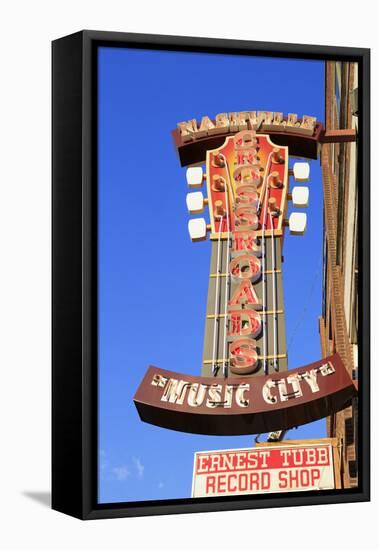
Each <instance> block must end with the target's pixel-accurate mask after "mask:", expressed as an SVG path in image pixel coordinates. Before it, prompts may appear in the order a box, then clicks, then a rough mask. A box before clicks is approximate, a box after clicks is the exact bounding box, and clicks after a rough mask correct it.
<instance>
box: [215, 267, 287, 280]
mask: <svg viewBox="0 0 379 550" xmlns="http://www.w3.org/2000/svg"><path fill="white" fill-rule="evenodd" d="M281 272H282V270H281V269H266V271H265V274H266V275H272V274H273V273H281ZM227 275H230V273H210V274H209V277H211V278H215V277H217V276H219V277H226V276H227Z"/></svg>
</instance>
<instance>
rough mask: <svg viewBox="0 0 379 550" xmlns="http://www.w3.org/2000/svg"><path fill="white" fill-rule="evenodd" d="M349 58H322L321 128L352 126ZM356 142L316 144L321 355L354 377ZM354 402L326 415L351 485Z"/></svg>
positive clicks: (353, 74) (345, 483) (353, 73)
mask: <svg viewBox="0 0 379 550" xmlns="http://www.w3.org/2000/svg"><path fill="white" fill-rule="evenodd" d="M357 80H358V75H357V67H356V64H355V63H348V62H344V63H342V62H327V63H326V73H325V81H326V82H325V83H326V97H325V126H326V130H327V131H328V130H332V129H346V128H354V129H356V130H358V116H357V111H356V94H357ZM356 157H357V154H356V143H355V142H350V143H325V144H323V145H322V146H321V153H320V158H321V166H322V174H323V186H324V274H323V312H322V317H320V323H319V328H320V340H321V349H322V354H323V356H327V355H330V354H332V353H334V352H336V351H337V352H338V353H339V354H340V355H341V358H342V360H343V361H344V364H345V366H346V368H347V370H348V371H349V373H350V375H351V376H352V378H354V379H357V375H358V373H357V366H358V365H357V361H358V349H357V307H358V304H357V278H358V265H357V240H358V234H357V185H358V182H357V173H356V160H357V159H356ZM357 413H358V410H357V402H356V400H353V402H352V403H351V405H350V406H348V407H347V408H346V409H344V410H342V411H340V412H339V413H337V414H334V415H332V416H331V417H329V418H328V419H327V431H328V436H329V437H335V438H337V440H338V447H339V450H340V458H341V462H340V463H341V471H340V475H341V485H342V487H344V488H350V487H355V486H356V485H357V483H358V479H357V456H358V453H357V443H358V434H357V421H356V418H357Z"/></svg>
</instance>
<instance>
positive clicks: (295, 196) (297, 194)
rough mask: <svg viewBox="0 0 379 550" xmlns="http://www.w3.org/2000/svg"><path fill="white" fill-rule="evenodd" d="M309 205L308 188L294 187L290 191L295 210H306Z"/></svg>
mask: <svg viewBox="0 0 379 550" xmlns="http://www.w3.org/2000/svg"><path fill="white" fill-rule="evenodd" d="M308 203H309V189H308V187H294V188H293V189H292V204H293V206H294V207H295V208H306V207H307V206H308Z"/></svg>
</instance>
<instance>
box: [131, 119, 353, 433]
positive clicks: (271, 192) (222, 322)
mask: <svg viewBox="0 0 379 550" xmlns="http://www.w3.org/2000/svg"><path fill="white" fill-rule="evenodd" d="M232 115H233V116H227V115H223V116H221V115H217V117H216V119H215V120H214V121H212V120H210V119H209V118H208V117H203V120H202V122H201V123H200V125H197V124H196V121H189V122H182V123H179V124H178V129H177V130H176V131H174V140H175V143H176V145H177V148H178V152H179V156H180V158H181V159H182V163H183V158H189V157H191V155H195V157H194V158H190V159H189V162H188V164H189V165H190V166H189V168H188V169H187V184H188V186H189V188H190V192H189V193H188V195H187V208H188V211H189V213H190V214H192V215H195V216H196V217H194V218H192V219H190V220H189V224H188V229H189V234H190V238H191V239H192V241H193V242H198V241H204V240H206V239H207V238H209V241H210V256H211V259H210V272H209V283H208V300H207V304H206V323H205V335H204V348H203V359H202V370H201V376H199V377H194V376H189V375H186V374H179V373H175V372H171V371H170V370H163V369H161V368H158V367H155V366H152V367H150V368H149V370H148V371H147V373H146V375H145V377H144V379H143V381H142V383H141V385H140V387H139V388H138V390H137V393H136V395H135V396H134V402H135V404H136V407H137V409H138V412H139V415H140V417H141V419H142V420H144V421H146V422H149V423H151V424H155V425H158V426H162V427H166V428H171V429H175V430H180V431H185V432H191V433H200V434H212V435H242V434H254V433H259V432H268V431H274V430H283V429H289V428H291V427H293V426H295V425H296V426H297V425H300V424H303V423H307V422H310V421H312V420H317V419H319V418H322V417H324V416H327V415H329V414H331V412H335V411H338V410H340V409H341V408H342V407H344V406H345V404H346V403H347V401H348V400H349V399H350V398H351V397H352V395H353V394H354V392H355V387H354V385H353V383H352V380H351V378H350V376H349V374H348V373H347V371H346V369H345V367H344V365H343V363H342V361H341V359H340V357H339V355H338V354H335V355H333V356H331V357H328V358H326V359H323V360H322V361H316V362H315V363H312V364H311V365H308V366H306V367H301V368H300V369H295V370H293V369H291V370H290V371H288V372H287V369H288V364H287V346H286V333H285V330H286V329H285V309H284V299H283V283H282V247H283V241H284V237H285V232H286V229H287V228H288V230H289V233H290V234H291V235H294V236H301V235H304V234H305V231H306V222H307V218H306V214H305V213H304V212H302V211H296V212H293V213H292V214H291V216H290V217H289V218H288V219H287V205H288V201H289V200H291V201H292V204H293V206H294V207H295V208H298V209H305V208H306V207H307V205H308V200H309V190H308V187H306V186H305V185H304V183H305V182H307V181H308V179H309V165H308V164H307V163H304V162H295V163H294V165H293V168H292V169H291V170H290V169H289V155H290V153H291V151H294V150H296V151H299V150H302V151H303V156H307V155H306V154H304V151H307V150H308V149H309V143H311V142H312V140H314V139H315V135H317V132H319V130H320V129H319V126H318V125H317V123H316V120H315V119H314V118H313V117H308V116H305V117H303V118H302V119H301V121H298V120H297V116H296V115H289V116H288V117H287V120H286V121H285V120H284V119H283V117H281V116H279V115H280V113H263V115H262V114H260V115H259V116H257V115H256V114H255V118H254V117H253V116H247V115H248V114H247V113H233V114H232ZM234 115H238V116H234ZM220 134H223V135H222V136H220ZM224 134H225V135H224ZM215 138H216V141H215ZM274 139H276V141H277V143H275V142H274V141H273V140H274ZM287 142H288V144H286V143H287ZM215 144H216V145H217V146H216V147H214V145H215ZM210 145H211V146H210ZM189 147H192V149H190V150H191V151H192V153H191V154H190V155H188V153H186V154H184V153H183V152H182V149H183V148H187V150H188V148H189ZM307 148H308V149H307ZM309 156H310V157H312V154H309ZM199 159H201V160H199ZM194 164H195V165H194ZM201 164H202V165H205V173H204V171H203V166H201ZM291 177H293V178H294V180H295V181H296V185H295V187H293V188H292V190H290V189H289V181H290V178H291ZM201 188H206V196H204V194H203V190H200V189H201ZM206 209H208V213H209V220H208V221H207V220H206V219H205V218H204V217H198V216H199V215H202V214H203V213H204V212H205V210H206ZM178 360H179V358H178Z"/></svg>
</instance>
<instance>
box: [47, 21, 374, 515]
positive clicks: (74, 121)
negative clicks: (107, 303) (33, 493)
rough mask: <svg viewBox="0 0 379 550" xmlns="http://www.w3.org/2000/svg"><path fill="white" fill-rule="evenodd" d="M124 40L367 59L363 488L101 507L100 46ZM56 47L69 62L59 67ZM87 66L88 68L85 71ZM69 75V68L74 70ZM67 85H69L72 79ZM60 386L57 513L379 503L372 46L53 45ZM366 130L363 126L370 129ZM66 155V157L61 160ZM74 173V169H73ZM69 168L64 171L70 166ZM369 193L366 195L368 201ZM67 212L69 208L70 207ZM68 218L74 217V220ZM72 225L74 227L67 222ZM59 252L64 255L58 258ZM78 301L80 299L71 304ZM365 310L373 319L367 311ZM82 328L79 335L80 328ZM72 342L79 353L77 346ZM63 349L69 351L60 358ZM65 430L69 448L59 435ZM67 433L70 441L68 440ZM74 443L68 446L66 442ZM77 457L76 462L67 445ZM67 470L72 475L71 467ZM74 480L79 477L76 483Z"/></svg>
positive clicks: (203, 41) (362, 158) (98, 41)
mask: <svg viewBox="0 0 379 550" xmlns="http://www.w3.org/2000/svg"><path fill="white" fill-rule="evenodd" d="M68 43H70V44H71V47H72V44H75V48H74V49H75V55H77V56H79V59H78V70H77V71H76V72H75V74H73V73H72V71H71V65H70V63H71V59H70V56H67V55H66V57H65V55H64V51H65V50H66V49H67V47H68ZM105 44H108V45H110V46H118V45H124V46H129V47H132V46H133V47H139V48H146V49H150V48H160V49H180V50H183V49H187V50H189V51H191V50H192V51H199V50H201V51H212V52H215V53H216V52H220V51H223V52H225V53H231V54H244V55H267V56H270V55H272V56H276V57H296V58H302V57H304V58H307V59H333V60H338V59H341V60H344V59H346V60H347V59H348V60H350V61H357V62H358V63H359V71H360V73H359V77H360V79H359V82H360V90H361V93H360V96H359V106H360V112H361V117H360V139H359V141H358V148H359V156H358V158H359V164H360V165H359V169H358V172H359V173H360V174H361V176H362V177H361V187H360V196H359V198H360V200H359V209H360V211H359V214H360V215H359V218H360V226H359V230H360V234H361V238H360V243H361V244H362V243H364V246H361V247H360V250H359V253H360V258H359V266H360V269H361V273H362V275H361V277H360V284H359V291H360V294H359V296H360V301H359V309H360V311H359V321H360V326H359V344H360V348H359V353H360V357H361V358H362V365H364V368H361V371H362V377H361V378H360V381H359V383H360V392H361V399H360V409H359V413H360V414H359V426H360V445H359V451H360V457H359V458H360V460H359V464H360V468H359V474H360V480H361V482H360V488H359V489H352V490H341V491H336V490H333V491H330V492H329V491H325V492H323V494H320V493H318V494H315V493H312V492H310V493H309V494H304V493H303V494H301V495H299V494H293V495H290V496H288V495H281V494H275V495H269V496H268V495H259V498H257V497H251V496H250V497H219V498H210V499H208V498H207V499H198V500H194V499H190V498H188V499H175V500H168V501H141V502H138V503H118V504H98V503H97V397H96V396H97V373H96V364H97V357H96V349H97V326H96V325H97V322H96V311H95V304H96V301H95V300H96V296H97V277H96V271H97V223H96V217H94V212H96V209H97V199H96V190H97V171H96V155H95V153H94V152H95V151H96V140H97V135H96V109H97V98H96V76H97V75H96V56H95V52H96V50H97V47H98V46H101V45H105ZM57 52H60V55H62V56H63V58H64V59H61V60H60V65H59V67H58V65H57ZM79 67H80V70H79ZM60 71H63V73H64V74H65V76H66V78H67V74H68V73H70V76H69V80H70V79H71V81H72V82H71V85H72V86H73V87H74V88H75V89H76V90H78V89H80V90H81V93H80V98H76V99H77V101H78V102H80V109H79V108H77V109H76V110H75V112H74V113H69V114H68V119H67V120H66V121H65V127H64V128H63V129H62V128H61V129H60V131H57V125H58V121H60V122H61V118H60V117H61V116H62V115H61V113H60V109H61V106H60V104H59V99H58V97H57V87H58V86H59V85H62V83H63V80H64V77H63V75H59V74H57V73H59V72H60ZM65 71H66V72H67V74H66V73H65ZM66 86H67V82H66ZM52 114H53V176H52V180H53V199H52V202H53V296H52V305H53V331H52V339H53V361H52V362H53V382H52V390H53V391H52V395H53V401H52V416H53V422H52V431H53V436H52V437H53V446H52V449H53V450H52V479H53V482H52V507H53V508H54V509H55V510H58V511H61V512H64V513H67V514H69V515H73V516H75V517H78V518H81V519H100V518H111V517H127V516H146V515H161V514H174V513H176V514H181V513H191V512H205V511H226V510H242V509H254V508H268V507H273V508H274V507H283V506H300V505H314V504H332V503H343V502H360V501H368V500H369V499H370V433H369V431H370V430H369V428H370V414H369V411H370V401H369V399H370V379H369V376H370V375H369V365H370V332H369V330H370V318H369V311H370V263H369V262H370V248H369V243H370V226H369V215H370V203H369V197H370V184H369V178H370V165H369V162H370V149H369V145H370V130H369V124H370V50H369V49H364V48H346V47H334V46H312V45H302V44H282V43H271V42H269V43H268V42H267V43H266V42H254V41H241V40H229V39H214V38H212V39H208V38H195V37H178V36H164V35H145V34H134V33H118V32H102V31H81V32H79V33H75V34H73V35H70V36H68V37H64V38H61V39H58V40H55V41H54V42H53V113H52ZM78 127H80V129H81V132H80V137H81V140H80V146H79V144H78V142H77V141H75V140H74V143H71V141H70V140H71V133H72V131H73V128H78ZM361 128H362V130H361ZM67 139H68V142H69V143H70V145H69V147H72V151H71V154H72V155H73V158H74V159H75V160H74V162H73V165H74V166H73V171H74V176H73V180H72V186H73V188H75V190H76V192H77V193H78V190H79V189H80V195H81V198H80V201H79V203H78V204H76V203H73V202H72V196H70V193H69V192H68V190H67V189H66V192H65V197H64V200H63V204H66V205H67V206H68V205H70V208H71V210H70V212H71V214H70V217H71V218H75V219H77V218H78V217H79V218H80V221H81V223H80V231H79V228H78V225H77V224H73V227H72V228H71V231H70V232H71V235H70V239H68V238H67V236H66V235H64V234H62V220H61V217H60V216H59V213H58V205H57V203H56V194H57V192H58V188H59V185H61V180H62V178H63V179H64V178H67V174H66V173H64V174H62V173H61V171H62V165H61V163H62V160H61V156H62V151H60V148H61V147H62V144H63V143H65V144H66V147H67V143H68V142H67ZM59 159H60V160H59ZM66 171H67V170H66ZM63 172H65V169H64V168H63ZM362 196H363V197H364V198H365V200H364V201H363V200H362ZM61 210H62V204H61ZM65 223H67V222H65ZM63 225H65V224H63ZM71 239H74V240H76V241H77V242H76V244H78V243H80V249H81V255H80V262H78V257H76V258H75V259H74V258H72V257H70V259H69V264H70V265H69V266H66V268H68V271H69V273H70V277H68V278H67V276H66V275H67V273H66V274H64V273H63V272H61V270H60V267H62V258H60V254H59V251H60V250H61V249H62V248H63V250H67V246H68V241H69V240H71ZM57 256H58V259H57ZM72 291H73V295H75V296H77V295H78V293H79V294H80V307H79V304H78V307H76V308H75V307H73V308H72V307H71V309H70V307H68V306H67V304H64V300H62V293H63V295H65V294H66V295H68V293H70V292H72ZM71 306H72V304H71ZM363 312H364V315H363ZM62 313H63V317H64V319H65V320H66V324H65V327H64V328H65V330H64V332H63V334H60V333H59V334H58V331H57V324H58V327H61V323H60V322H59V320H58V315H62ZM78 325H79V326H80V333H79V330H78ZM73 346H74V347H75V349H74V350H73V349H72V348H73ZM70 352H71V355H72V354H73V353H74V359H73V360H72V361H71V363H70V365H69V367H68V368H67V357H68V355H69V353H70ZM60 354H63V355H60ZM67 389H71V390H72V389H73V390H74V391H73V394H72V396H71V400H70V401H71V404H72V409H73V411H74V412H72V413H71V414H69V415H68V414H67V410H66V407H65V406H64V403H65V394H66V391H67ZM73 426H74V435H73V437H68V434H67V428H68V427H71V428H72V427H73ZM62 433H64V434H65V437H66V439H64V441H65V445H63V443H62V441H61V440H60V438H62ZM67 438H68V439H67ZM67 440H68V441H69V445H68V446H67ZM68 449H69V451H70V454H71V457H72V458H71V460H70V461H69V463H68V465H67V457H66V455H67V451H68ZM63 467H64V472H63V471H62V468H63ZM70 476H73V477H72V480H69V481H67V480H68V478H69V477H70Z"/></svg>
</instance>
